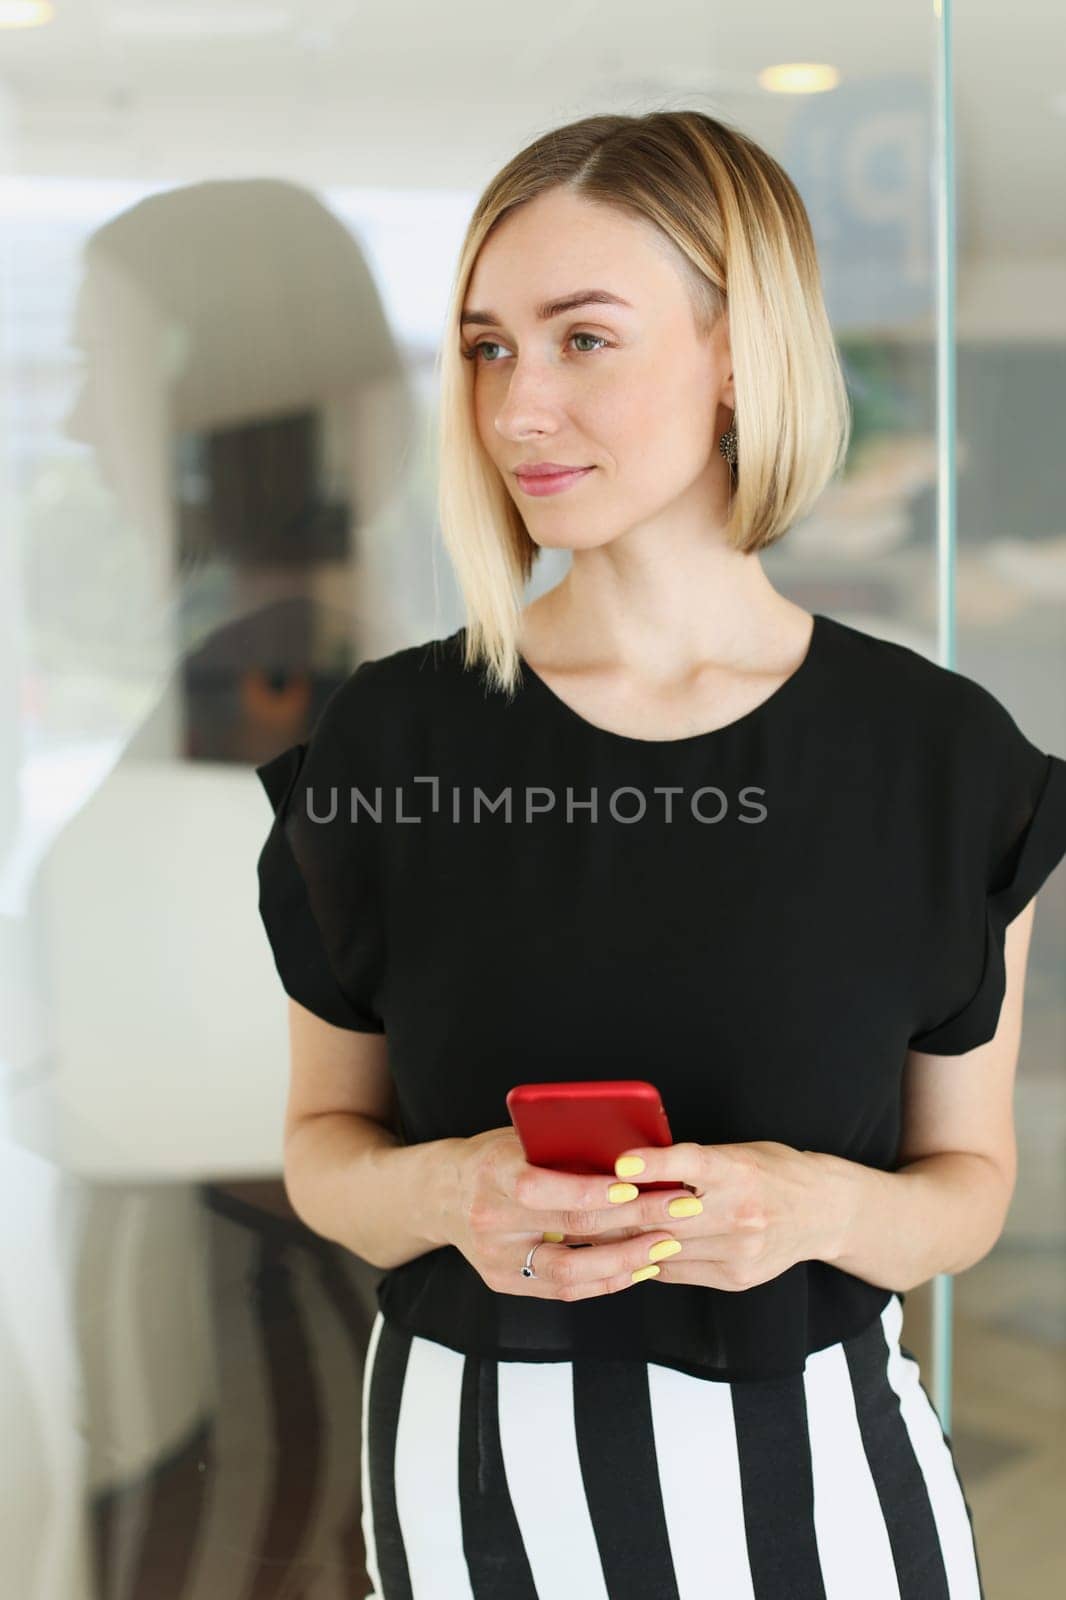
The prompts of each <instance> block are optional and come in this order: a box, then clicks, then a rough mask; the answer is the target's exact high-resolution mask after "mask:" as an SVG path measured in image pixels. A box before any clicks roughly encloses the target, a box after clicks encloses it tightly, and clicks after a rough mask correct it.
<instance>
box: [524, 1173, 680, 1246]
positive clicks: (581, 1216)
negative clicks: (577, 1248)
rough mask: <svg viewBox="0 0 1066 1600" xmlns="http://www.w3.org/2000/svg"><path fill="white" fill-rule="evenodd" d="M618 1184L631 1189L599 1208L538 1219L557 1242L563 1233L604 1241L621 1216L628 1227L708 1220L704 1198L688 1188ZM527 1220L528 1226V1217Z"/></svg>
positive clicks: (667, 1226) (616, 1225)
mask: <svg viewBox="0 0 1066 1600" xmlns="http://www.w3.org/2000/svg"><path fill="white" fill-rule="evenodd" d="M616 1188H617V1189H624V1190H628V1191H629V1193H628V1195H625V1196H623V1197H621V1198H619V1199H617V1200H616V1201H615V1202H614V1203H613V1204H609V1205H608V1206H606V1207H603V1208H602V1209H600V1210H594V1211H580V1210H571V1211H556V1212H549V1213H547V1214H543V1213H540V1214H536V1213H535V1215H537V1221H538V1222H539V1224H540V1226H541V1229H542V1231H544V1232H546V1233H550V1234H551V1235H552V1242H557V1241H556V1238H555V1236H556V1235H558V1234H560V1233H561V1234H562V1235H563V1236H564V1238H567V1239H585V1238H589V1239H593V1238H594V1239H598V1240H599V1241H601V1242H603V1241H604V1240H605V1236H606V1235H608V1234H611V1233H613V1232H614V1231H615V1230H616V1229H617V1228H618V1225H619V1220H620V1219H621V1218H624V1226H625V1227H627V1228H634V1229H635V1228H644V1229H648V1228H673V1226H674V1224H675V1223H677V1224H678V1225H679V1226H685V1225H689V1226H690V1227H691V1223H692V1219H693V1218H697V1219H699V1221H700V1222H701V1223H702V1224H704V1225H706V1224H707V1222H708V1220H709V1219H708V1218H707V1215H706V1211H705V1208H704V1202H703V1200H702V1199H701V1198H700V1196H699V1195H694V1194H692V1193H690V1191H689V1190H688V1189H654V1190H652V1191H651V1193H649V1194H641V1193H640V1191H639V1190H637V1189H635V1188H634V1186H633V1185H632V1184H617V1185H616ZM672 1205H673V1206H674V1210H671V1206H672ZM526 1221H527V1226H528V1222H529V1218H528V1217H527V1219H526Z"/></svg>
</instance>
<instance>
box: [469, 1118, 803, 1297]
mask: <svg viewBox="0 0 1066 1600" xmlns="http://www.w3.org/2000/svg"><path fill="white" fill-rule="evenodd" d="M634 1160H639V1161H641V1162H642V1167H641V1169H640V1170H639V1173H638V1172H637V1171H634ZM459 1167H460V1180H459V1193H460V1200H459V1204H458V1207H457V1215H458V1218H459V1221H460V1224H461V1226H460V1227H459V1228H458V1229H457V1230H456V1231H457V1233H458V1237H456V1238H455V1239H454V1243H455V1244H456V1245H457V1246H458V1248H459V1249H460V1250H461V1251H462V1253H463V1254H464V1255H465V1256H466V1258H467V1260H468V1261H470V1262H471V1264H472V1265H473V1266H474V1267H476V1268H477V1270H478V1272H479V1273H480V1274H481V1276H482V1277H483V1278H484V1280H485V1282H486V1283H487V1284H488V1285H489V1287H490V1288H491V1289H495V1290H498V1291H500V1292H502V1293H505V1294H520V1293H526V1294H535V1295H542V1296H548V1297H550V1298H554V1299H559V1300H584V1299H587V1298H588V1297H589V1296H591V1295H600V1294H611V1293H613V1292H614V1291H615V1290H618V1289H624V1288H628V1286H629V1285H630V1284H631V1283H632V1282H633V1281H634V1279H633V1273H634V1272H635V1271H641V1270H642V1269H643V1272H642V1275H643V1276H647V1277H654V1276H657V1277H659V1278H660V1280H661V1281H662V1282H664V1283H695V1284H703V1285H704V1286H705V1287H707V1288H711V1289H726V1290H740V1289H750V1288H753V1287H754V1286H755V1285H756V1284H760V1283H765V1282H767V1281H768V1280H769V1279H771V1278H776V1277H777V1276H778V1275H779V1274H780V1273H782V1272H784V1271H786V1270H787V1269H788V1268H789V1267H791V1266H794V1265H795V1264H796V1263H797V1262H798V1261H807V1260H811V1259H814V1258H818V1257H819V1256H821V1255H822V1253H823V1247H824V1242H825V1239H826V1237H827V1234H828V1232H829V1230H830V1227H831V1218H830V1217H828V1216H827V1215H826V1211H827V1204H826V1194H825V1189H824V1182H823V1177H822V1169H821V1168H819V1167H818V1165H817V1164H816V1162H815V1160H814V1159H813V1158H812V1156H811V1154H810V1152H808V1151H804V1150H796V1149H793V1147H792V1146H791V1145H786V1144H779V1143H777V1142H776V1141H775V1140H768V1139H761V1140H756V1141H754V1142H753V1143H748V1144H720V1145H700V1144H695V1143H691V1142H686V1143H681V1144H674V1145H667V1146H663V1147H661V1148H656V1147H651V1148H644V1147H643V1146H642V1147H640V1148H639V1149H633V1150H630V1151H627V1152H625V1154H624V1155H622V1156H620V1157H619V1159H618V1161H617V1163H616V1169H615V1170H616V1172H617V1173H618V1174H619V1177H618V1178H615V1179H611V1178H609V1177H606V1176H605V1177H598V1176H583V1175H578V1174H572V1173H566V1172H554V1171H552V1170H550V1169H549V1168H546V1167H532V1166H530V1165H529V1164H528V1163H527V1162H526V1160H525V1157H524V1154H523V1151H522V1146H521V1142H520V1140H519V1139H518V1136H517V1134H516V1133H515V1131H514V1129H513V1128H509V1127H508V1128H498V1129H497V1128H494V1129H492V1130H490V1131H489V1132H488V1133H483V1134H478V1135H477V1136H475V1137H474V1138H473V1139H469V1140H466V1141H464V1146H463V1149H462V1155H461V1158H460V1162H459ZM638 1175H639V1177H640V1178H641V1179H642V1180H643V1181H644V1182H648V1183H651V1182H671V1181H672V1182H673V1183H675V1184H676V1186H677V1187H676V1188H675V1189H655V1190H651V1191H650V1192H648V1193H641V1192H640V1191H639V1190H637V1189H636V1187H635V1185H632V1184H626V1183H624V1182H622V1181H620V1180H621V1179H624V1178H627V1177H636V1176H638ZM692 1191H694V1192H692ZM612 1195H613V1196H614V1198H613V1199H612ZM676 1202H681V1204H680V1207H679V1209H680V1211H681V1213H682V1214H681V1215H680V1216H676V1217H675V1216H672V1215H671V1214H670V1209H669V1208H670V1206H671V1205H672V1204H674V1203H676ZM538 1239H542V1240H548V1241H550V1242H547V1243H545V1244H544V1246H543V1248H542V1249H540V1250H538V1251H537V1254H536V1257H535V1258H534V1262H533V1265H534V1269H535V1271H536V1274H537V1276H536V1277H535V1278H523V1277H522V1274H521V1270H520V1269H521V1267H522V1264H523V1262H524V1261H525V1258H526V1253H527V1251H528V1250H529V1248H530V1246H531V1245H532V1244H535V1243H536V1242H537V1240H538ZM671 1241H672V1242H673V1248H672V1250H671V1252H670V1253H669V1254H668V1255H665V1254H664V1255H660V1257H659V1258H658V1263H657V1265H655V1266H653V1267H651V1269H650V1270H649V1261H650V1262H655V1261H656V1257H655V1256H654V1255H652V1256H651V1257H649V1249H650V1248H652V1247H654V1246H655V1245H657V1244H661V1243H664V1242H671ZM584 1242H588V1248H586V1249H573V1248H572V1246H573V1245H574V1244H576V1243H584Z"/></svg>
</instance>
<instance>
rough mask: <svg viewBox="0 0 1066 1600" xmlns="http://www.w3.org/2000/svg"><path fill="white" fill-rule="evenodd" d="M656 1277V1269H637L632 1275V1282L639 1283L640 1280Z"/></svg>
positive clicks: (657, 1270)
mask: <svg viewBox="0 0 1066 1600" xmlns="http://www.w3.org/2000/svg"><path fill="white" fill-rule="evenodd" d="M658 1276H659V1269H658V1267H638V1268H637V1270H636V1272H634V1274H633V1282H634V1283H639V1282H640V1281H641V1279H642V1278H657V1277H658Z"/></svg>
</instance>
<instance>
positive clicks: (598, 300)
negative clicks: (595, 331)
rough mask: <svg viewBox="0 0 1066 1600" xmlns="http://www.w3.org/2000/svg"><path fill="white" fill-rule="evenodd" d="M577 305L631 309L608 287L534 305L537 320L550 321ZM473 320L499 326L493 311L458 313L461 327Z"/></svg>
mask: <svg viewBox="0 0 1066 1600" xmlns="http://www.w3.org/2000/svg"><path fill="white" fill-rule="evenodd" d="M578 306H625V307H626V309H627V310H628V311H632V309H633V307H632V306H631V305H630V303H629V301H628V300H623V299H622V296H621V295H620V294H611V293H610V291H609V290H608V289H578V290H577V291H576V292H575V293H574V294H568V295H564V296H563V298H562V299H561V300H546V301H544V303H543V304H542V305H539V306H537V307H535V310H536V316H537V321H538V322H550V321H551V319H552V317H559V316H561V315H562V314H563V312H564V311H574V310H576V309H577V307H578ZM475 322H476V323H477V324H478V326H479V327H482V328H498V327H499V326H500V318H499V317H498V316H497V314H496V312H495V311H463V312H461V313H460V316H459V326H460V327H461V328H465V327H467V325H468V324H470V323H475Z"/></svg>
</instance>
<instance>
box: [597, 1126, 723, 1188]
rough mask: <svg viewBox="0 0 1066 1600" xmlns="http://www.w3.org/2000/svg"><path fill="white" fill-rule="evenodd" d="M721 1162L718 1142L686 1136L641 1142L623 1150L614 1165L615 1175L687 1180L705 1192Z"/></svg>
mask: <svg viewBox="0 0 1066 1600" xmlns="http://www.w3.org/2000/svg"><path fill="white" fill-rule="evenodd" d="M718 1164H721V1165H722V1166H723V1168H724V1166H725V1163H724V1162H723V1158H722V1157H721V1156H719V1155H718V1154H717V1147H716V1146H715V1145H707V1144H696V1143H695V1141H694V1140H692V1139H685V1140H682V1142H681V1143H680V1144H666V1145H652V1146H649V1147H645V1146H644V1145H640V1146H634V1147H633V1148H632V1149H630V1150H623V1151H622V1153H621V1154H620V1155H619V1156H618V1157H617V1158H616V1160H615V1164H614V1169H615V1177H616V1178H621V1179H625V1180H627V1181H636V1182H639V1183H660V1182H665V1183H686V1184H689V1185H690V1186H691V1187H692V1188H693V1189H695V1190H696V1191H697V1192H698V1193H699V1194H703V1193H704V1192H705V1190H706V1189H707V1186H708V1184H709V1183H710V1181H711V1177H712V1175H713V1174H714V1173H715V1172H716V1171H717V1165H718Z"/></svg>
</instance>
